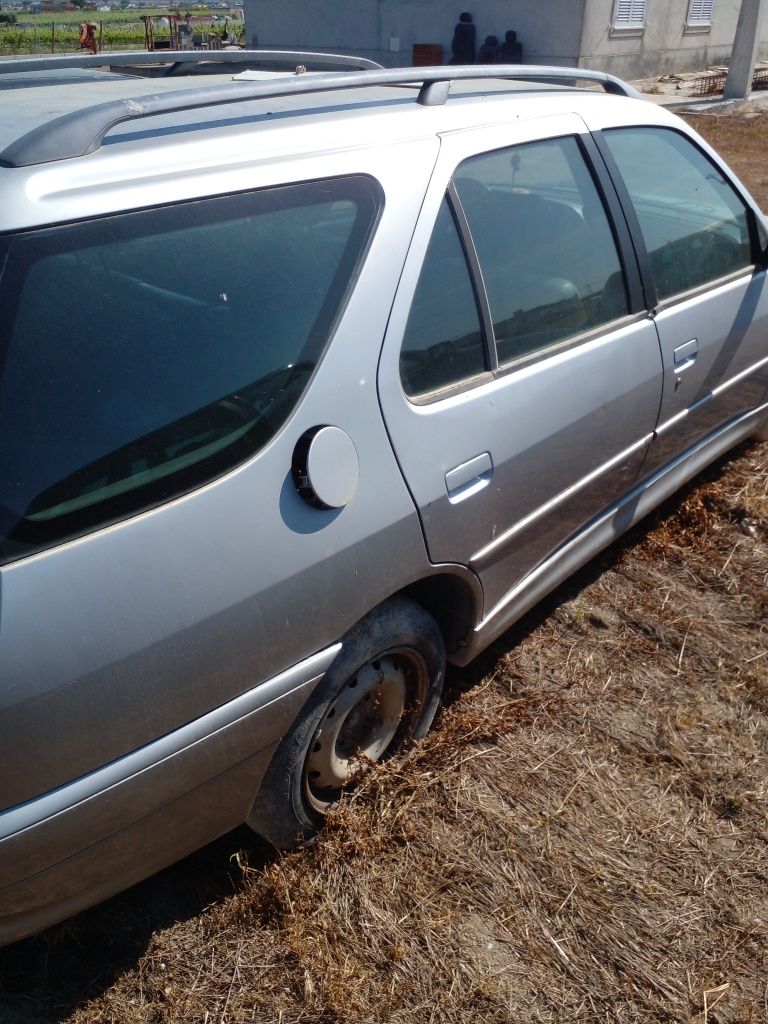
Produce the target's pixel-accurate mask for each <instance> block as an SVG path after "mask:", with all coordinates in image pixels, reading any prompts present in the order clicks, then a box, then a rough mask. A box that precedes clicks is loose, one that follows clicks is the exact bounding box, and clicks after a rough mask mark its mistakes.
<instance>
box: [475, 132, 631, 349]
mask: <svg viewBox="0 0 768 1024" xmlns="http://www.w3.org/2000/svg"><path fill="white" fill-rule="evenodd" d="M455 183H456V188H457V191H458V194H459V198H460V200H461V205H462V207H463V210H464V213H465V216H466V218H467V222H468V225H469V229H470V231H471V234H472V239H473V241H474V244H475V248H476V250H477V255H478V259H479V263H480V268H481V271H482V276H483V283H484V285H485V290H486V293H487V296H488V302H489V306H490V313H491V318H492V321H493V328H494V334H495V341H496V348H497V353H498V359H499V364H500V365H502V366H503V365H505V364H508V363H510V362H512V361H514V360H517V359H520V358H521V357H524V356H527V355H530V354H531V353H535V352H538V351H540V350H542V349H544V348H546V347H548V346H550V345H553V344H556V343H559V342H562V341H565V340H567V339H569V338H572V337H575V336H576V335H579V334H583V333H584V332H587V331H592V330H594V329H596V328H599V327H601V326H603V325H605V324H608V323H610V322H612V321H614V320H617V319H619V318H621V317H623V316H625V315H626V314H627V313H628V311H629V306H628V299H627V291H626V285H625V278H624V272H623V268H622V265H621V261H620V259H619V254H618V250H617V247H616V243H615V240H614V237H613V232H612V230H611V226H610V223H609V221H608V216H607V214H606V211H605V208H604V206H603V202H602V200H601V198H600V195H599V193H598V190H597V187H596V185H595V183H594V181H593V179H592V176H591V174H590V172H589V170H588V167H587V165H586V163H585V160H584V157H583V156H582V152H581V149H580V146H579V143H578V141H577V140H576V138H575V137H573V136H566V137H563V138H557V139H548V140H546V141H542V142H532V143H526V144H523V145H519V146H512V147H510V148H507V149H501V150H496V151H493V152H490V153H484V154H482V155H480V156H476V157H472V158H471V159H469V160H466V161H464V163H462V164H461V165H460V167H459V168H458V170H457V172H456V175H455Z"/></svg>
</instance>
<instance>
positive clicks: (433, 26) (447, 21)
mask: <svg viewBox="0 0 768 1024" xmlns="http://www.w3.org/2000/svg"><path fill="white" fill-rule="evenodd" d="M585 2H586V0H537V2H536V3H530V0H481V2H480V3H477V2H475V3H473V2H472V0H452V2H449V0H313V2H312V3H311V4H310V3H307V2H306V0H246V6H245V12H246V13H245V17H246V38H247V39H248V42H249V44H253V43H254V39H255V40H256V45H258V46H260V47H268V48H273V49H280V48H285V49H309V50H331V51H334V52H336V53H355V54H358V55H360V56H363V57H370V58H372V59H373V60H378V61H379V62H380V63H381V64H384V65H386V66H391V67H404V66H407V65H409V64H410V63H411V47H412V46H413V44H414V43H439V44H441V45H442V47H443V55H444V57H443V59H444V61H445V62H447V61H448V59H449V57H450V45H451V38H452V36H453V28H454V25H455V24H456V22H457V20H458V16H459V14H460V13H461V11H463V10H466V11H469V12H470V13H471V14H472V16H473V19H474V22H475V27H476V31H477V45H478V47H479V46H480V44H481V43H482V42H483V40H484V39H485V37H486V36H487V35H496V36H498V37H499V39H500V40H501V39H502V38H503V36H504V33H505V31H506V30H507V29H514V30H515V31H516V32H517V36H518V40H519V41H520V42H521V43H522V44H523V48H524V54H525V60H526V62H527V63H531V64H536V63H542V64H565V65H568V66H574V65H575V64H576V63H577V61H578V53H579V50H578V48H579V40H580V38H581V28H582V17H583V12H584V5H585ZM393 39H395V40H398V44H397V45H398V49H397V50H393V49H391V48H390V47H391V44H390V40H393Z"/></svg>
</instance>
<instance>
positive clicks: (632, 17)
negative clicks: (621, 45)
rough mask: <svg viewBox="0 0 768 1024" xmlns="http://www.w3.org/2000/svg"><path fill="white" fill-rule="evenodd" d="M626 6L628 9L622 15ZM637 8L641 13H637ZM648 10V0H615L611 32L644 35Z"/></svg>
mask: <svg viewBox="0 0 768 1024" xmlns="http://www.w3.org/2000/svg"><path fill="white" fill-rule="evenodd" d="M624 7H627V8H628V11H627V13H626V14H624V15H622V8H624ZM635 9H637V10H638V11H639V14H636V13H635ZM647 12H648V5H647V3H646V0H615V2H614V5H613V17H612V18H611V34H612V35H613V34H614V33H615V34H616V35H638V36H639V35H642V34H643V33H644V32H645V28H646V24H647V21H646V15H647Z"/></svg>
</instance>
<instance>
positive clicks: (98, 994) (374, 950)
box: [0, 114, 768, 1024]
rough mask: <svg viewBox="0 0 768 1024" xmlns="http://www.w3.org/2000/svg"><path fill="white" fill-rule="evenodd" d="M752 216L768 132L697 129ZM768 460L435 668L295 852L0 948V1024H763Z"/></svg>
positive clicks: (227, 861)
mask: <svg viewBox="0 0 768 1024" xmlns="http://www.w3.org/2000/svg"><path fill="white" fill-rule="evenodd" d="M696 127H697V128H698V129H699V130H700V131H702V132H703V134H705V135H706V136H707V137H708V138H709V139H711V140H712V141H713V142H714V144H715V145H716V146H717V147H718V148H719V149H721V150H722V151H723V152H724V153H725V154H726V156H727V157H728V158H729V159H730V160H731V161H732V163H733V164H734V166H735V167H736V168H737V169H738V172H739V173H740V174H741V175H742V176H743V178H744V179H745V180H746V181H747V182H748V183H749V184H750V185H751V187H752V188H753V189H754V191H755V193H756V195H757V196H758V198H759V199H760V200H761V202H762V203H763V204H766V205H768V181H767V180H766V169H765V168H766V160H765V152H766V141H768V114H760V115H759V116H758V117H753V118H744V117H734V116H733V115H730V116H728V117H724V118H716V117H707V118H702V117H699V118H696ZM766 470H768V445H766V444H751V445H745V446H743V447H742V448H740V449H739V450H738V451H736V452H735V453H733V454H732V455H731V456H730V457H729V458H727V459H725V460H723V461H721V462H719V463H718V464H717V465H715V466H714V467H713V468H711V469H710V470H709V471H708V472H707V473H705V474H704V475H703V476H701V477H699V478H698V479H697V481H696V482H695V483H694V484H693V485H691V486H690V487H689V488H688V489H687V490H685V491H684V492H682V493H681V494H680V495H678V496H677V497H676V498H675V499H674V500H673V501H671V502H669V503H668V504H667V505H666V506H665V507H663V508H662V509H660V510H659V511H658V512H657V513H656V514H654V516H652V517H651V519H650V520H648V521H646V522H645V524H643V525H642V526H641V527H640V528H636V529H635V530H634V531H632V533H631V534H629V535H628V536H627V538H625V540H624V541H623V542H622V543H621V544H619V545H615V546H614V547H613V548H611V549H610V550H609V551H607V552H605V553H604V554H603V555H602V556H601V557H600V559H599V560H597V561H596V562H594V563H593V564H591V565H590V566H589V567H587V569H586V570H584V571H582V572H581V573H580V574H579V575H578V576H577V577H575V578H574V579H573V580H572V581H570V582H569V583H568V584H567V586H565V587H563V588H561V589H560V590H559V591H558V592H557V593H556V594H554V595H553V596H552V597H551V598H550V599H549V600H547V601H546V602H545V603H544V605H543V606H541V607H540V608H539V609H537V611H536V612H535V613H534V614H532V615H531V616H529V617H528V618H527V619H526V620H525V621H523V622H521V623H520V624H518V626H517V627H516V628H515V629H514V630H512V631H511V632H509V633H508V634H507V635H505V636H504V637H503V638H502V639H501V640H500V641H499V642H498V643H497V644H496V645H495V646H494V648H493V649H492V650H491V651H489V652H487V654H486V655H485V656H483V658H482V659H480V661H479V663H478V664H476V665H474V666H473V667H472V668H470V669H469V670H465V671H463V672H458V671H454V672H453V673H452V674H451V677H450V680H449V695H448V702H447V706H446V708H445V710H444V711H443V713H442V716H441V718H440V721H439V724H438V726H437V728H436V729H435V731H434V732H433V733H432V734H431V736H430V737H429V738H428V739H427V740H426V741H425V742H424V743H423V744H422V745H421V746H420V747H419V749H418V750H417V751H416V752H415V753H414V754H413V756H412V757H411V758H410V759H409V760H407V761H406V762H405V763H402V764H390V765H388V766H385V767H382V768H380V769H378V770H376V771H375V772H374V773H373V774H372V775H371V776H370V777H369V778H368V780H367V781H366V783H365V784H364V785H363V786H362V787H361V788H359V789H358V790H357V791H356V792H355V793H353V794H351V795H350V796H349V797H348V798H347V799H345V800H344V802H343V804H342V807H341V808H340V810H339V811H338V812H337V813H336V814H335V815H334V816H333V818H332V820H331V822H330V824H329V827H328V828H327V830H326V833H325V834H324V836H323V838H322V839H321V841H320V842H319V843H318V844H317V845H316V846H315V847H314V848H313V849H311V850H308V851H304V852H300V853H296V854H291V855H286V856H282V857H277V858H275V857H272V856H271V855H270V854H269V853H268V852H267V851H266V850H265V849H264V848H263V847H261V846H260V845H259V844H258V842H257V841H256V840H255V839H254V838H253V837H252V836H251V835H250V833H247V832H246V831H245V830H242V831H238V832H236V833H232V834H231V835H229V836H227V837H225V838H224V839H222V840H220V841H219V842H218V843H216V844H214V845H212V846H211V847H209V848H207V849H206V850H204V851H202V852H201V853H199V854H197V855H195V856H194V857H191V858H189V859H188V860H186V861H185V862H183V863H182V864H180V865H177V866H175V867H174V868H171V869H169V870H168V871H166V872H164V873H162V874H161V875H158V876H156V877H155V878H153V879H151V880H149V881H148V882H146V883H144V884H143V885H141V886H138V887H136V888H135V889H133V890H131V891H130V892H128V893H125V894H123V895H121V896H119V897H116V898H115V899H113V900H110V901H109V902H107V903H105V904H102V905H101V906H100V907H97V908H95V909H94V910H92V911H90V912H88V913H86V914H82V915H80V916H79V917H78V918H75V919H74V920H72V921H70V922H67V923H66V924H64V925H62V926H60V927H59V928H57V929H52V930H50V931H49V932H47V933H45V934H44V935H42V936H39V937H37V938H35V939H32V940H28V941H26V942H23V943H19V944H17V945H16V946H13V947H10V948H8V949H6V950H4V951H0V989H1V990H2V995H0V1021H2V1024H53V1022H57V1024H60V1022H64V1021H66V1022H69V1024H96V1022H99V1024H107V1022H109V1024H112V1022H118V1024H123V1022H124V1024H171V1022H173V1024H182V1022H183V1024H192V1022H195V1024H214V1022H216V1024H244V1022H250V1021H255V1022H259V1024H262V1022H275V1024H300V1022H307V1024H308V1022H316V1024H320V1022H322V1024H333V1022H338V1024H364V1022H377V1024H381V1022H390V1024H412V1022H424V1024H426V1022H435V1024H437V1022H463V1024H464V1022H476V1021H477V1022H494V1021H498V1022H502V1021H504V1022H508V1021H509V1022H511V1021H521V1022H536V1024H555V1022H557V1024H564V1022H571V1021H574V1022H576V1021H578V1022H590V1024H592V1022H594V1024H598V1022H600V1024H609V1022H610V1024H612V1022H619V1024H641V1022H642V1024H648V1022H697V1024H758V1022H765V1021H766V1020H768V802H767V798H768V628H767V627H766V611H768V588H767V583H768V483H767V476H766Z"/></svg>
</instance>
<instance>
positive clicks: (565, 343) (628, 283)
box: [450, 133, 647, 378]
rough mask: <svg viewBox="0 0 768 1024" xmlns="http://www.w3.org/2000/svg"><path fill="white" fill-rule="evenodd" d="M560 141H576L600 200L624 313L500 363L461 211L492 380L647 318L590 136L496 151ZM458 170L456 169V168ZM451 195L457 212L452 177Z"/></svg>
mask: <svg viewBox="0 0 768 1024" xmlns="http://www.w3.org/2000/svg"><path fill="white" fill-rule="evenodd" d="M562 138H573V139H575V140H576V143H577V145H578V148H579V151H580V154H581V157H582V159H583V160H584V165H585V168H586V170H587V173H588V174H589V176H590V178H591V180H592V183H593V184H594V186H595V191H596V193H597V196H598V199H599V200H600V202H601V204H602V207H603V210H604V212H605V217H606V221H607V223H608V227H609V229H610V232H611V235H612V237H613V241H614V244H615V246H616V255H617V257H618V259H619V263H620V265H621V269H622V272H623V274H624V284H625V288H626V292H627V306H628V310H627V313H626V314H625V315H624V316H622V317H619V318H618V319H616V320H610V321H608V322H607V323H605V324H600V325H599V326H598V327H593V328H590V329H589V330H587V331H582V332H581V333H579V334H575V335H573V336H571V337H568V338H563V339H561V340H559V341H554V342H552V343H551V344H549V345H546V346H544V347H543V348H540V349H535V350H534V351H532V352H526V353H524V354H523V355H521V356H518V357H517V358H515V359H510V360H509V361H508V362H505V363H500V362H499V358H498V349H497V345H496V338H495V332H494V331H493V315H492V312H491V307H490V300H489V298H488V293H487V291H486V288H485V283H484V281H483V277H482V269H481V267H480V262H479V259H478V256H477V251H476V248H475V243H474V239H473V238H472V233H471V229H470V227H469V224H468V222H467V219H466V217H465V215H464V211H463V210H461V216H460V218H458V219H457V223H459V224H461V225H463V230H465V231H466V232H467V239H466V241H465V242H464V245H465V251H471V252H472V253H474V261H475V267H476V270H475V268H474V267H471V268H470V269H471V270H472V272H473V273H477V275H478V277H477V289H478V292H479V296H480V297H479V301H480V305H481V308H482V313H481V317H482V321H483V325H484V326H485V325H486V324H488V325H489V330H490V334H489V344H490V345H491V347H492V349H493V363H492V365H493V367H494V369H493V371H492V373H493V376H494V378H499V377H505V376H507V375H508V374H510V373H516V372H518V371H519V370H522V369H525V368H526V367H528V366H531V365H533V364H534V363H538V362H542V361H543V360H545V359H548V358H550V357H551V356H554V355H558V354H560V353H561V352H566V351H568V350H569V349H572V348H577V347H578V346H580V345H585V344H588V343H589V342H590V341H593V340H594V339H595V338H600V337H602V336H603V335H605V334H610V333H611V332H612V331H615V330H617V329H618V328H619V326H628V325H629V324H631V323H634V322H635V321H636V320H639V319H643V318H644V317H645V316H646V315H647V307H646V302H645V297H644V295H643V292H642V288H641V283H640V274H639V271H638V268H637V264H636V260H635V257H634V252H633V250H632V243H631V237H630V233H629V230H628V228H627V225H626V221H625V218H624V215H623V212H622V209H621V206H620V204H619V201H618V196H617V195H616V192H615V190H614V188H613V184H612V182H611V180H610V178H609V177H608V175H607V174H606V173H605V171H604V168H601V162H600V160H599V152H598V150H597V148H596V147H595V146H594V143H593V142H592V139H591V136H590V135H589V134H588V133H584V134H580V135H573V134H566V135H556V136H551V137H550V136H543V137H541V138H537V139H531V140H530V142H529V143H526V142H521V143H514V144H512V145H510V146H500V147H499V150H503V149H513V148H515V147H516V146H525V145H529V144H533V143H535V142H548V141H554V140H556V139H562ZM496 151H497V150H485V151H483V153H477V154H475V155H476V156H482V155H484V154H485V153H493V152H496ZM462 162H463V161H462ZM459 166H460V165H459ZM450 187H452V188H453V192H454V195H455V201H456V203H457V204H458V206H459V208H460V207H461V202H460V200H459V197H458V192H457V191H456V188H455V185H454V177H453V176H452V178H451V186H450Z"/></svg>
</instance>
